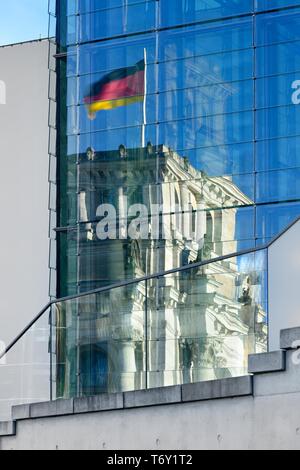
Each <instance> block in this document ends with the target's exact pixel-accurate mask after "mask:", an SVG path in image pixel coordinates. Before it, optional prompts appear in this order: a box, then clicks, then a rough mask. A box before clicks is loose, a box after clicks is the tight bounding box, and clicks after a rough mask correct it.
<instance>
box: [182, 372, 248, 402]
mask: <svg viewBox="0 0 300 470" xmlns="http://www.w3.org/2000/svg"><path fill="white" fill-rule="evenodd" d="M252 393H253V378H252V377H251V376H245V377H233V378H228V379H221V380H215V381H210V382H200V383H197V384H187V385H183V386H182V401H183V402H189V401H202V400H214V399H217V398H232V397H241V396H248V395H252Z"/></svg>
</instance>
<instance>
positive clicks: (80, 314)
mask: <svg viewBox="0 0 300 470" xmlns="http://www.w3.org/2000/svg"><path fill="white" fill-rule="evenodd" d="M145 301H146V291H145V283H144V282H139V283H136V284H132V285H129V286H126V287H120V288H115V289H111V290H109V291H107V292H102V293H99V294H92V295H88V296H85V297H81V298H78V299H75V300H70V301H66V302H61V303H58V304H57V305H56V309H57V313H56V354H57V373H56V391H57V393H56V396H57V397H63V398H67V397H71V396H90V395H95V394H98V393H114V392H119V391H126V390H138V389H143V388H145V386H146V381H145V380H146V379H145V326H144V325H145V304H146V303H145Z"/></svg>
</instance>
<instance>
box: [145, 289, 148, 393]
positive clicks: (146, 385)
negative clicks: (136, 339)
mask: <svg viewBox="0 0 300 470" xmlns="http://www.w3.org/2000/svg"><path fill="white" fill-rule="evenodd" d="M145 291H146V300H145V388H146V389H148V370H149V367H148V360H149V355H148V343H149V342H148V281H147V280H146V281H145Z"/></svg>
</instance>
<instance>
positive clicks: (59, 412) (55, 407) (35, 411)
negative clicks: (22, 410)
mask: <svg viewBox="0 0 300 470" xmlns="http://www.w3.org/2000/svg"><path fill="white" fill-rule="evenodd" d="M73 413H74V400H73V399H70V400H57V401H49V402H45V403H34V404H33V405H30V418H45V417H48V416H64V415H71V414H73Z"/></svg>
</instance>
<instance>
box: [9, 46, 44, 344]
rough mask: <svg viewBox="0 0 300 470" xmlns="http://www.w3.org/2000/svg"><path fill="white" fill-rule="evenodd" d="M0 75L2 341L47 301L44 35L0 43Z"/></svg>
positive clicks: (13, 334) (12, 336)
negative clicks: (1, 93) (0, 93)
mask: <svg viewBox="0 0 300 470" xmlns="http://www.w3.org/2000/svg"><path fill="white" fill-rule="evenodd" d="M0 81H2V82H4V83H5V85H6V100H5V101H6V104H0V208H1V219H0V220H1V222H0V227H1V228H0V340H2V341H5V342H6V343H7V342H9V341H11V340H12V339H13V338H14V337H15V335H16V334H17V333H18V332H19V331H20V330H21V329H22V328H23V327H24V326H26V324H27V323H28V321H29V320H31V319H32V318H33V316H34V315H36V314H37V313H38V311H39V310H40V309H41V307H43V306H44V305H45V304H46V303H47V301H48V41H47V40H46V41H36V42H31V43H24V44H18V45H14V46H7V47H1V48H0ZM2 101H3V100H2Z"/></svg>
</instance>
